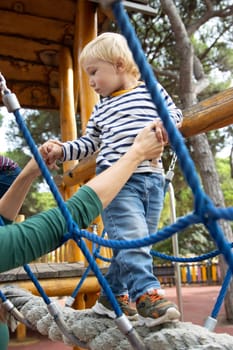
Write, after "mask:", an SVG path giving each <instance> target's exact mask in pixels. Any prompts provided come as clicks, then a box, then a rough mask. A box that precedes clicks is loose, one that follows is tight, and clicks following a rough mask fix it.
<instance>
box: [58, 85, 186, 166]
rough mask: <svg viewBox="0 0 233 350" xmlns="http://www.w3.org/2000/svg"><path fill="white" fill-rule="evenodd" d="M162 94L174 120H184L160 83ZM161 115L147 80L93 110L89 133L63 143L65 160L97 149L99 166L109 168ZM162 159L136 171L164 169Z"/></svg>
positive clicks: (103, 100)
mask: <svg viewBox="0 0 233 350" xmlns="http://www.w3.org/2000/svg"><path fill="white" fill-rule="evenodd" d="M158 87H159V89H160V93H161V96H162V98H163V99H164V102H165V104H166V106H167V108H168V111H169V115H170V117H171V118H172V120H173V121H174V123H175V124H176V123H180V122H181V121H182V119H183V116H182V112H181V111H180V109H178V108H177V107H176V105H175V104H174V102H173V101H172V99H171V97H170V96H169V95H168V93H167V92H166V90H165V89H164V88H163V87H162V86H161V85H160V84H158ZM157 118H159V115H158V111H157V108H156V106H155V105H154V103H153V101H152V99H151V95H150V94H149V92H148V90H147V88H146V86H145V84H144V83H142V84H140V85H139V86H137V87H136V88H134V89H132V90H129V91H126V92H125V91H123V92H122V93H121V94H120V93H119V92H118V93H115V95H114V96H109V97H105V98H103V99H102V100H101V101H100V102H99V103H98V104H97V105H96V106H95V107H94V109H93V112H92V114H91V117H90V119H89V121H88V124H87V128H86V134H85V135H83V136H81V137H80V138H79V139H77V140H75V141H68V142H65V143H63V154H64V159H63V160H64V161H66V160H73V159H80V160H81V159H83V158H85V157H87V156H90V155H91V154H93V153H94V152H96V151H97V150H98V151H99V152H98V155H97V160H96V163H97V166H98V167H109V166H111V165H112V164H113V163H115V162H116V161H117V160H118V159H119V158H120V157H121V156H122V155H123V154H125V153H126V152H127V150H128V149H129V147H130V146H131V145H132V144H133V142H134V139H135V137H136V135H137V134H138V132H139V131H140V130H141V129H142V128H144V127H145V126H146V125H147V124H148V123H150V122H152V121H154V120H155V119H157ZM161 169H162V162H161V159H154V160H145V161H143V162H142V163H141V164H140V165H139V166H138V168H137V169H136V171H135V172H137V173H142V172H161V171H162V170H161Z"/></svg>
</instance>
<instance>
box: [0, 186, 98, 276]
mask: <svg viewBox="0 0 233 350" xmlns="http://www.w3.org/2000/svg"><path fill="white" fill-rule="evenodd" d="M66 204H67V207H68V209H69V211H70V213H71V215H72V217H73V220H74V221H75V222H76V223H77V224H78V226H79V228H87V227H88V225H89V224H90V223H91V222H92V220H93V219H95V218H96V217H97V216H98V215H99V214H100V212H101V211H102V204H101V202H100V200H99V198H98V196H97V195H96V193H95V192H94V191H93V190H92V189H91V188H90V187H88V186H83V187H81V189H79V191H78V192H77V193H76V194H75V195H74V196H73V197H72V198H71V199H69V200H68V201H67V202H66ZM65 233H67V225H66V221H65V219H64V217H63V215H62V214H61V212H60V209H58V208H54V209H50V210H48V211H46V212H42V213H40V214H37V215H34V216H32V217H30V218H29V219H27V220H25V221H23V222H21V223H16V224H13V225H6V226H2V227H0V272H3V271H7V270H10V269H12V268H15V267H18V266H22V265H24V264H27V263H29V262H31V261H33V260H35V259H37V258H38V257H40V256H42V255H44V254H46V253H48V252H50V251H52V250H54V249H56V248H57V247H58V246H59V245H60V243H61V240H62V237H63V235H64V234H65Z"/></svg>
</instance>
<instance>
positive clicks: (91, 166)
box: [62, 88, 233, 186]
mask: <svg viewBox="0 0 233 350" xmlns="http://www.w3.org/2000/svg"><path fill="white" fill-rule="evenodd" d="M232 97H233V88H230V89H227V90H225V91H223V92H220V93H218V94H217V95H214V96H212V97H210V98H208V99H206V100H203V101H201V102H200V103H198V104H196V105H194V106H193V107H191V108H190V109H187V110H184V111H183V115H184V122H183V125H182V128H181V133H182V135H183V136H184V137H190V136H194V135H197V134H200V133H203V132H207V131H211V130H216V129H219V128H223V127H225V126H228V125H231V124H233V98H232ZM95 159H96V156H95V155H93V156H92V157H89V158H88V159H86V160H84V161H80V162H79V164H78V166H76V167H75V168H74V169H72V170H70V171H69V172H67V173H65V174H64V176H63V179H62V181H64V183H65V184H67V185H68V186H72V185H73V184H74V183H79V184H83V183H85V182H86V181H88V180H89V179H90V177H91V174H94V172H95Z"/></svg>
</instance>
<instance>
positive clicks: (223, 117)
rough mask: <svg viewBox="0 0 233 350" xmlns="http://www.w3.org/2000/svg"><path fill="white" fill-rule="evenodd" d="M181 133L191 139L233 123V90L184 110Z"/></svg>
mask: <svg viewBox="0 0 233 350" xmlns="http://www.w3.org/2000/svg"><path fill="white" fill-rule="evenodd" d="M183 114H184V122H183V125H182V128H181V133H182V134H183V136H184V137H190V136H194V135H198V134H201V133H205V132H207V131H211V130H217V129H220V128H223V127H225V126H228V125H231V124H232V123H233V88H230V89H227V90H225V91H223V92H220V93H218V94H216V95H214V96H212V97H209V98H208V99H206V100H203V101H201V102H199V103H198V104H196V105H194V106H192V107H191V108H189V109H187V110H184V112H183Z"/></svg>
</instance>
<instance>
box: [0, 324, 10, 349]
mask: <svg viewBox="0 0 233 350" xmlns="http://www.w3.org/2000/svg"><path fill="white" fill-rule="evenodd" d="M8 342H9V331H8V327H7V325H6V324H5V323H2V322H0V349H1V350H7V349H8Z"/></svg>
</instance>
